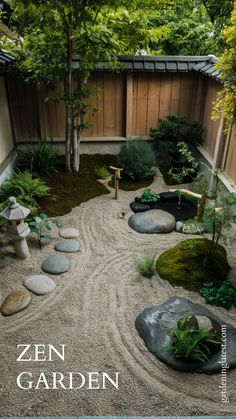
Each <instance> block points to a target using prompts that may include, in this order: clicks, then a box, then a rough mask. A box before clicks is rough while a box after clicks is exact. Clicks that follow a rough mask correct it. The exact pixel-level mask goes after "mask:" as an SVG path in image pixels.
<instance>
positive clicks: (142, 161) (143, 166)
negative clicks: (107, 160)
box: [117, 139, 155, 180]
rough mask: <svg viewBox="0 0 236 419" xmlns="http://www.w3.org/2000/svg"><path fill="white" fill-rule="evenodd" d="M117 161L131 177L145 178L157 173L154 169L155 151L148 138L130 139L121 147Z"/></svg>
mask: <svg viewBox="0 0 236 419" xmlns="http://www.w3.org/2000/svg"><path fill="white" fill-rule="evenodd" d="M117 163H118V165H119V166H120V167H122V168H123V169H124V171H125V174H126V175H128V176H129V177H130V178H131V179H137V180H138V179H145V178H148V177H151V176H154V174H155V173H154V172H153V171H152V166H153V165H154V164H155V157H154V152H153V150H152V147H151V146H150V144H149V143H148V142H147V141H146V140H141V139H140V140H128V141H127V142H126V143H125V144H124V145H122V147H121V150H120V153H119V155H118V159H117Z"/></svg>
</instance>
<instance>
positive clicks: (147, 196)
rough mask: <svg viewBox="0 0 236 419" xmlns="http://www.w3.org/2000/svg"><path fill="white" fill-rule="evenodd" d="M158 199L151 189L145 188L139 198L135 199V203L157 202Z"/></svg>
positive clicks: (158, 196)
mask: <svg viewBox="0 0 236 419" xmlns="http://www.w3.org/2000/svg"><path fill="white" fill-rule="evenodd" d="M159 199H160V195H158V194H156V193H155V192H153V191H152V190H151V189H149V188H146V189H144V191H143V192H142V194H141V196H140V197H138V198H137V201H138V202H141V203H145V202H148V203H152V202H157V201H159Z"/></svg>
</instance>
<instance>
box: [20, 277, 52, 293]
mask: <svg viewBox="0 0 236 419" xmlns="http://www.w3.org/2000/svg"><path fill="white" fill-rule="evenodd" d="M23 283H24V286H25V287H26V288H27V289H28V290H29V291H32V292H34V294H37V295H44V294H48V293H49V292H51V291H53V290H54V288H56V284H55V282H54V281H53V280H52V279H51V278H49V277H48V276H46V275H31V276H28V277H27V278H25V279H24V281H23Z"/></svg>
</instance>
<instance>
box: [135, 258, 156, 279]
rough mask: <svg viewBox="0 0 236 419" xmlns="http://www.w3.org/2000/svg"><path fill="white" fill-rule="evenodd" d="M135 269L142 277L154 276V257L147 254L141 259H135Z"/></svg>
mask: <svg viewBox="0 0 236 419" xmlns="http://www.w3.org/2000/svg"><path fill="white" fill-rule="evenodd" d="M136 267H137V270H138V271H139V273H140V274H141V275H142V276H144V277H145V278H151V277H152V276H153V275H155V256H154V255H148V254H147V255H145V256H144V257H143V258H142V259H137V260H136Z"/></svg>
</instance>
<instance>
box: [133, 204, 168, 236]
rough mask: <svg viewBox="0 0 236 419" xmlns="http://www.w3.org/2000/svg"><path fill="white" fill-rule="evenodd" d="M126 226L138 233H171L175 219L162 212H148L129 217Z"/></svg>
mask: <svg viewBox="0 0 236 419" xmlns="http://www.w3.org/2000/svg"><path fill="white" fill-rule="evenodd" d="M128 224H129V226H130V227H131V228H132V229H133V230H135V231H137V232H138V233H147V234H153V233H171V232H172V231H173V230H174V228H175V218H174V216H173V215H171V214H169V213H168V212H165V211H162V210H150V211H146V212H138V213H136V214H133V215H131V217H130V218H129V221H128Z"/></svg>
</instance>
